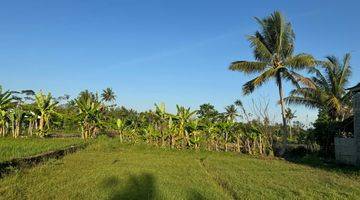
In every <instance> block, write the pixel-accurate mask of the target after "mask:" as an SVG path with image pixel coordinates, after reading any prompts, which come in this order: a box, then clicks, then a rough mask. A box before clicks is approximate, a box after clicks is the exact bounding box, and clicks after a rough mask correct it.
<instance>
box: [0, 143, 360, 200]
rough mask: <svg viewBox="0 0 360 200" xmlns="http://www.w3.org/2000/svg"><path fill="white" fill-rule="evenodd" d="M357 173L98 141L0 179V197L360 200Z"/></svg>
mask: <svg viewBox="0 0 360 200" xmlns="http://www.w3.org/2000/svg"><path fill="white" fill-rule="evenodd" d="M357 174H358V173H357V172H353V173H346V174H345V173H342V172H337V171H327V170H323V169H318V168H313V167H308V166H304V165H298V164H293V163H289V162H286V161H283V160H279V159H262V158H255V157H251V156H246V155H236V154H232V153H216V152H202V151H192V150H181V151H179V150H170V149H161V148H155V147H150V146H144V145H124V144H120V143H119V141H118V140H117V139H99V140H96V141H95V142H94V143H92V144H91V145H90V146H88V147H87V148H86V149H84V150H81V151H79V152H77V153H74V154H71V155H67V156H66V157H64V158H63V159H60V160H50V161H48V162H46V163H44V164H42V165H39V166H37V167H34V168H32V169H27V170H23V171H20V172H18V173H16V174H13V175H9V176H7V177H5V178H3V179H1V180H0V186H1V187H0V199H357V198H358V197H359V196H360V178H359V176H358V175H357Z"/></svg>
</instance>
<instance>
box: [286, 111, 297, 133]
mask: <svg viewBox="0 0 360 200" xmlns="http://www.w3.org/2000/svg"><path fill="white" fill-rule="evenodd" d="M285 118H286V121H287V123H288V124H289V135H290V138H291V137H292V133H291V128H292V127H291V126H292V124H291V122H292V120H293V119H294V118H296V116H295V112H293V111H292V110H291V109H290V108H287V109H286V110H285Z"/></svg>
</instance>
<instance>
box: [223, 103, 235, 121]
mask: <svg viewBox="0 0 360 200" xmlns="http://www.w3.org/2000/svg"><path fill="white" fill-rule="evenodd" d="M224 116H225V118H226V120H227V121H228V122H234V121H235V119H236V117H238V116H239V114H238V112H237V109H236V107H235V105H230V106H226V107H225V113H224Z"/></svg>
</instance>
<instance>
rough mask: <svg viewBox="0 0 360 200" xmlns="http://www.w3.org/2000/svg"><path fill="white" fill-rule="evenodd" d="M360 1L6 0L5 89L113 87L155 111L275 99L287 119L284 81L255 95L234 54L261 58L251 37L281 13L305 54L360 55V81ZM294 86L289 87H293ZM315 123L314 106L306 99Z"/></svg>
mask: <svg viewBox="0 0 360 200" xmlns="http://www.w3.org/2000/svg"><path fill="white" fill-rule="evenodd" d="M359 7H360V3H359V1H355V0H354V1H331V0H327V1H309V0H303V1H286V2H285V1H269V0H267V1H260V0H259V1H235V0H233V1H232V0H231V1H230V0H227V1H215V0H214V1H210V0H207V1H205V0H197V1H190V0H182V1H169V0H163V1H160V0H157V1H154V0H152V1H151V0H148V1H145V0H144V1H138V0H117V1H106V0H98V1H90V0H89V1H85V0H84V1H80V0H77V1H74V0H61V1H48V0H46V1H45V0H37V1H27V0H24V1H18V0H12V1H1V7H0V69H1V73H2V75H1V79H0V84H1V85H3V87H5V88H6V89H11V90H21V89H34V90H36V91H38V90H43V91H50V92H52V94H53V95H55V96H60V95H63V94H69V95H71V96H72V97H75V96H76V95H77V93H78V92H80V91H81V90H84V89H90V90H92V91H100V90H101V89H103V88H105V87H112V88H113V89H114V91H115V92H116V94H117V99H118V100H117V102H118V104H120V105H124V106H127V107H130V108H134V109H136V110H139V111H141V110H147V109H150V108H152V107H153V105H154V103H155V102H165V103H166V104H167V106H168V107H169V109H170V111H174V110H175V105H176V104H181V105H185V106H190V107H192V108H194V109H195V108H197V107H198V106H199V105H200V104H202V103H207V102H209V103H212V104H213V105H215V106H216V108H218V109H219V110H223V108H224V107H225V106H226V105H229V104H231V103H233V102H234V100H236V99H241V100H243V101H244V103H245V105H246V106H247V107H248V108H249V109H250V107H251V104H252V103H251V101H252V99H255V100H256V101H257V102H259V101H269V105H270V112H271V116H274V119H275V120H278V119H280V112H279V108H278V106H277V105H276V101H277V99H278V93H277V88H276V86H275V84H273V83H269V84H266V85H265V86H264V87H262V88H261V89H259V90H256V91H255V93H254V94H252V95H250V96H246V97H244V96H242V92H241V86H242V84H244V83H245V82H246V81H247V80H249V79H250V78H251V77H252V76H245V75H243V74H241V73H236V72H231V71H228V70H227V68H228V65H229V63H230V62H231V61H234V60H252V59H253V57H252V51H251V49H250V47H249V43H248V42H247V41H246V39H245V36H246V35H249V34H252V33H253V32H254V31H255V30H257V28H258V27H257V24H256V23H255V21H254V19H253V17H254V16H257V17H265V16H267V15H269V14H270V13H271V12H273V11H274V10H280V11H282V12H283V13H284V14H285V16H286V17H287V18H288V20H290V21H291V22H292V24H293V28H294V30H295V32H296V52H297V53H300V52H306V53H311V54H313V55H314V56H316V57H317V58H319V59H321V58H323V57H324V56H326V55H329V54H335V55H337V56H340V57H342V56H343V54H344V53H346V52H352V56H353V57H352V66H353V71H354V74H353V76H352V80H351V83H356V82H358V81H359V79H358V76H359V74H360V70H359V68H358V67H357V66H359V64H360V58H359V56H360V52H359V46H360V40H359V39H358V38H359V35H360V27H359V26H358V20H359V19H360V13H359V11H358V8H359ZM290 89H291V87H290V85H289V84H286V91H287V92H288V91H289V90H290ZM292 108H293V109H294V110H296V111H297V112H296V115H297V116H298V120H301V121H303V122H305V123H308V122H310V121H312V120H314V118H315V117H316V111H315V110H308V109H306V108H303V107H301V106H296V107H292Z"/></svg>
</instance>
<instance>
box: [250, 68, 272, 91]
mask: <svg viewBox="0 0 360 200" xmlns="http://www.w3.org/2000/svg"><path fill="white" fill-rule="evenodd" d="M277 71H278V69H274V68H270V69H268V70H267V71H265V72H263V73H262V74H260V75H259V76H258V77H256V78H254V79H252V80H250V81H248V82H246V83H245V84H244V85H243V93H244V95H247V94H250V93H252V92H253V91H254V89H255V88H257V87H260V86H261V85H263V84H264V83H265V82H266V81H268V80H269V79H270V78H271V77H274V76H275V74H276V73H277Z"/></svg>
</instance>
